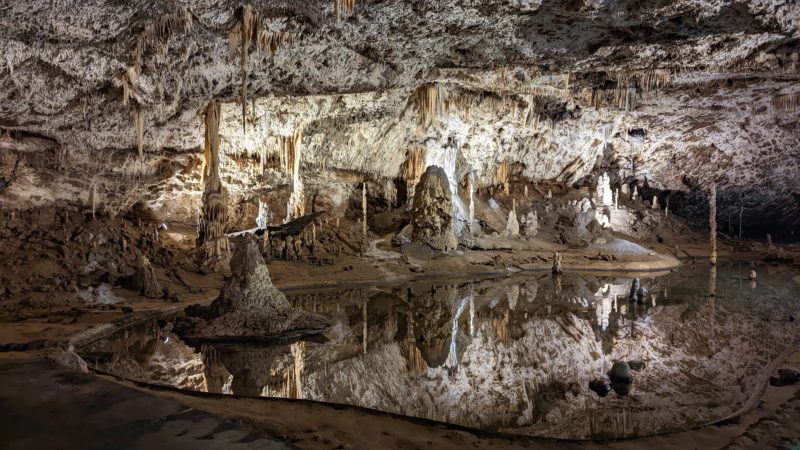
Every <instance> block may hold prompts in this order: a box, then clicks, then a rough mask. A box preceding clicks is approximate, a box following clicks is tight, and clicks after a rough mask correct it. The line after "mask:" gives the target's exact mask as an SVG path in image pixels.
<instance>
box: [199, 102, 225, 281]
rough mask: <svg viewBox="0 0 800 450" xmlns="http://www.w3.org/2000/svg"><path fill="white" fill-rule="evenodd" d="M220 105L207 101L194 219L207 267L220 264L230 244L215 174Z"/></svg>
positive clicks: (222, 197) (221, 192)
mask: <svg viewBox="0 0 800 450" xmlns="http://www.w3.org/2000/svg"><path fill="white" fill-rule="evenodd" d="M219 121H220V107H219V104H218V103H216V102H210V103H209V104H208V108H207V109H206V135H205V158H206V168H205V171H206V177H205V188H204V190H203V206H202V210H201V212H200V218H199V219H198V221H197V241H196V245H197V247H198V248H200V249H202V252H201V257H202V258H203V260H202V261H201V263H202V265H203V266H204V267H206V268H208V269H210V270H219V269H221V268H223V267H224V265H225V262H227V260H228V258H229V256H230V243H229V242H228V236H227V235H226V234H225V225H226V223H227V222H228V195H227V194H228V193H227V191H226V190H225V188H224V187H223V186H222V180H220V177H219V165H220V162H219Z"/></svg>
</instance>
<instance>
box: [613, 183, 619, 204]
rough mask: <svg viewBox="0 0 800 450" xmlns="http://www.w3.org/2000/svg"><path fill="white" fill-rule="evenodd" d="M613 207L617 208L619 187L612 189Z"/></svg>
mask: <svg viewBox="0 0 800 450" xmlns="http://www.w3.org/2000/svg"><path fill="white" fill-rule="evenodd" d="M614 209H619V188H617V189H616V190H615V191H614Z"/></svg>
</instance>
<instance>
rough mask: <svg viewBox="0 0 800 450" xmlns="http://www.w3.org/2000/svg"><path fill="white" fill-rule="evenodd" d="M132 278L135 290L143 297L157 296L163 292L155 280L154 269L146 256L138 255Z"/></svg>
mask: <svg viewBox="0 0 800 450" xmlns="http://www.w3.org/2000/svg"><path fill="white" fill-rule="evenodd" d="M134 280H135V283H136V288H137V290H138V291H139V293H141V294H142V295H144V296H145V297H149V298H158V297H161V295H162V294H163V291H162V289H161V286H160V285H159V284H158V280H156V273H155V269H153V266H152V265H151V264H150V260H149V259H147V256H144V255H141V256H140V257H139V260H138V261H137V265H136V274H135V275H134Z"/></svg>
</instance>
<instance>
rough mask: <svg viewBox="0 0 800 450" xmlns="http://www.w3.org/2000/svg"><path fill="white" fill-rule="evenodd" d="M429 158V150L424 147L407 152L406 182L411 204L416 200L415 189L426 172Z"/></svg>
mask: <svg viewBox="0 0 800 450" xmlns="http://www.w3.org/2000/svg"><path fill="white" fill-rule="evenodd" d="M427 158H428V150H427V149H426V148H425V147H423V146H417V147H413V148H410V149H408V150H407V151H406V167H405V181H406V191H407V192H406V193H407V198H408V199H409V202H410V201H411V199H413V198H414V189H415V188H416V186H417V183H419V179H420V177H422V174H423V172H425V169H426V166H425V163H426V160H427Z"/></svg>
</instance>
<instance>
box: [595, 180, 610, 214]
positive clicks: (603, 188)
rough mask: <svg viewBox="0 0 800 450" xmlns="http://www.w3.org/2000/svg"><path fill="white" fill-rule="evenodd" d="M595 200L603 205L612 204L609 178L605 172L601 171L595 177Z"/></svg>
mask: <svg viewBox="0 0 800 450" xmlns="http://www.w3.org/2000/svg"><path fill="white" fill-rule="evenodd" d="M595 199H596V202H597V203H599V204H600V205H603V206H611V205H613V204H614V199H613V193H612V192H611V180H610V179H609V177H608V174H607V173H605V172H604V173H603V174H602V175H600V176H599V177H598V178H597V190H596V197H595Z"/></svg>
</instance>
